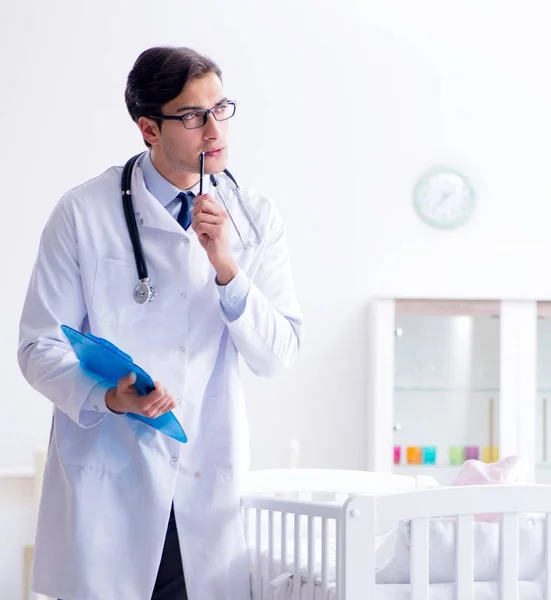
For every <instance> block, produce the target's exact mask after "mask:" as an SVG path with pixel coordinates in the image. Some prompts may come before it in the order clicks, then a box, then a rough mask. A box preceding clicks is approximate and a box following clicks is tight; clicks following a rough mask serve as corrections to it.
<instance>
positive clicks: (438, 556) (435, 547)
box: [377, 515, 546, 584]
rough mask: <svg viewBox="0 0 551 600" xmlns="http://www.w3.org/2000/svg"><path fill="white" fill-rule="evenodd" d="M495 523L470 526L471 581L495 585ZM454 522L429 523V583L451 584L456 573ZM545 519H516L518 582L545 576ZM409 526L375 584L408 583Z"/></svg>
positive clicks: (497, 531)
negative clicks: (517, 530) (472, 567)
mask: <svg viewBox="0 0 551 600" xmlns="http://www.w3.org/2000/svg"><path fill="white" fill-rule="evenodd" d="M500 529H501V525H500V523H499V522H489V521H478V522H475V523H474V552H475V558H474V581H499V569H500V537H501V536H500ZM455 531H456V519H455V518H434V519H430V520H429V581H430V583H453V582H455V571H456V567H455V564H456V562H455V561H456V550H455V540H456V534H455ZM545 533H546V522H545V515H530V516H526V517H523V516H521V517H519V580H522V581H537V580H540V579H542V578H543V577H544V575H545V567H544V561H545ZM410 548H411V539H410V522H409V521H404V522H402V523H401V524H400V526H399V528H398V535H397V540H396V546H395V551H394V556H393V557H391V558H390V559H389V560H388V562H387V563H386V564H385V565H384V567H383V568H382V569H381V570H379V571H378V573H377V583H385V584H388V583H410V568H409V565H410Z"/></svg>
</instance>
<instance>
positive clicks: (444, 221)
mask: <svg viewBox="0 0 551 600" xmlns="http://www.w3.org/2000/svg"><path fill="white" fill-rule="evenodd" d="M475 203H476V199H475V194H474V190H473V188H472V187H471V185H470V184H469V182H468V181H467V179H466V178H465V177H464V176H463V175H461V174H460V173H457V172H456V171H453V170H451V169H439V170H432V171H429V172H428V173H426V174H425V175H423V176H422V177H421V178H420V179H419V181H418V182H417V184H416V186H415V191H414V205H415V210H416V211H417V214H418V215H419V216H420V217H421V219H423V221H424V222H425V223H427V224H428V225H431V226H433V227H439V228H442V229H451V228H453V227H459V226H460V225H463V224H464V223H466V222H467V221H468V220H469V218H470V217H471V215H472V213H473V211H474V207H475Z"/></svg>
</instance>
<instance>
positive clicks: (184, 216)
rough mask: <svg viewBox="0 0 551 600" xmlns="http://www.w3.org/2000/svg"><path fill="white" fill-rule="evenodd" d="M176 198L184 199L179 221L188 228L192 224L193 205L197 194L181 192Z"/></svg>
mask: <svg viewBox="0 0 551 600" xmlns="http://www.w3.org/2000/svg"><path fill="white" fill-rule="evenodd" d="M176 198H177V199H178V200H181V201H182V208H181V209H180V212H179V213H178V223H180V225H181V226H182V227H183V228H184V229H187V228H188V227H189V226H190V225H191V205H192V204H193V199H194V198H195V194H194V193H193V192H180V193H179V194H178V195H177V196H176Z"/></svg>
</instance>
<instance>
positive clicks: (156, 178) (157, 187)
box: [141, 151, 199, 208]
mask: <svg viewBox="0 0 551 600" xmlns="http://www.w3.org/2000/svg"><path fill="white" fill-rule="evenodd" d="M141 167H142V171H143V178H144V181H145V186H146V187H147V189H148V190H149V192H150V193H151V194H152V195H153V196H154V197H155V198H157V200H158V201H159V202H160V203H161V204H162V205H163V206H164V207H165V208H166V207H167V206H168V205H169V204H170V203H171V202H172V201H173V200H174V198H176V196H177V195H178V194H179V193H180V192H183V191H188V192H193V193H194V194H195V195H197V194H198V193H199V183H197V184H196V185H194V186H193V187H192V188H190V189H189V190H180V189H179V188H177V187H176V186H175V185H172V183H170V181H168V179H165V178H164V177H163V176H162V175H161V174H160V173H159V171H157V169H156V168H155V165H154V164H153V161H152V160H151V151H149V152H146V153H145V156H144V158H143V160H142V164H141Z"/></svg>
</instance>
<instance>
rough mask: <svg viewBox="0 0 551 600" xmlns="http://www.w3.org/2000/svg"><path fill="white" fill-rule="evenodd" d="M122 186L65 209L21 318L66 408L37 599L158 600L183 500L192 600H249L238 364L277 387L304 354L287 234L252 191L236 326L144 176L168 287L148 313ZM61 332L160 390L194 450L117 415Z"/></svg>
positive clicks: (153, 258)
mask: <svg viewBox="0 0 551 600" xmlns="http://www.w3.org/2000/svg"><path fill="white" fill-rule="evenodd" d="M120 177H121V168H119V167H117V168H111V169H109V170H108V171H106V172H105V173H103V174H102V175H100V176H99V177H97V178H95V179H93V180H91V181H89V182H87V183H85V184H83V185H81V186H80V187H78V188H76V189H74V190H72V191H70V192H69V193H68V194H66V195H65V196H64V197H63V198H62V200H61V201H60V202H59V203H58V205H57V207H56V208H55V210H54V212H53V214H52V216H51V218H50V220H49V222H48V224H47V226H46V228H45V231H44V234H43V236H42V239H41V244H40V249H39V254H38V258H37V262H36V265H35V268H34V271H33V274H32V278H31V281H30V284H29V289H28V294H27V298H26V301H25V306H24V309H23V314H22V318H21V329H20V347H19V352H18V357H19V363H20V366H21V370H22V372H23V374H24V376H25V377H26V379H27V381H28V382H29V383H30V384H31V385H32V386H33V387H34V388H36V389H37V390H38V391H39V392H41V393H42V394H43V395H44V396H46V397H47V398H49V399H50V400H51V401H52V402H53V404H54V418H53V422H52V432H51V439H50V445H49V450H48V460H47V464H46V468H45V473H44V487H43V493H42V499H41V503H40V512H39V520H38V531H37V538H36V544H35V563H34V569H33V590H34V591H36V592H39V593H42V594H45V595H48V596H51V597H53V598H62V599H63V600H150V598H151V593H152V589H153V585H154V581H155V578H156V573H157V568H158V565H159V562H160V558H161V551H162V548H163V542H164V539H165V533H166V526H167V522H168V518H169V513H170V507H171V503H172V502H173V500H174V510H175V515H176V522H177V526H178V530H179V538H180V545H181V554H182V561H183V567H184V573H185V578H186V583H187V591H188V597H189V600H224V599H227V600H245V599H248V598H250V583H249V566H248V557H247V554H246V546H245V537H244V527H243V521H242V516H241V512H240V507H239V500H240V479H241V475H242V473H243V471H244V469H246V468H247V463H248V451H247V446H248V429H247V424H246V419H245V414H244V400H243V394H242V387H241V381H240V374H239V355H240V356H241V357H242V359H243V360H244V362H245V363H246V364H247V365H248V366H249V367H250V368H251V369H252V370H253V371H254V372H255V373H257V374H259V375H262V376H271V375H274V374H275V373H277V372H278V371H280V370H281V369H282V368H285V367H287V366H288V365H290V363H291V362H293V360H294V359H295V357H296V355H297V353H298V350H299V347H300V341H301V324H302V319H301V315H300V310H299V306H298V303H297V300H296V297H295V292H294V288H293V283H292V279H291V272H290V267H289V260H288V253H287V247H286V241H285V231H284V224H283V222H282V219H281V217H280V215H279V213H278V211H277V210H276V208H275V206H274V205H273V203H272V202H271V201H270V200H269V199H268V198H267V197H265V196H263V195H261V194H259V193H256V192H254V191H252V190H246V189H243V190H242V195H243V198H244V200H245V203H246V205H247V207H248V209H249V211H250V213H251V216H252V218H253V220H254V222H255V224H256V225H257V227H258V229H259V231H260V234H261V236H262V240H263V242H262V245H261V247H259V248H249V249H247V250H244V249H243V247H242V245H241V243H240V242H239V238H238V237H237V234H236V232H235V230H234V228H233V227H232V225H231V223H230V222H228V232H229V239H230V246H231V251H232V253H233V256H234V258H235V259H236V261H237V263H238V265H239V267H240V269H241V272H240V275H239V276H241V277H245V276H246V277H248V278H249V279H250V282H251V283H250V291H249V294H248V299H247V304H246V308H245V310H244V313H243V314H242V315H241V316H240V317H239V318H238V319H237V320H235V321H233V322H228V319H227V318H226V316H225V314H224V312H223V310H222V307H221V304H220V295H219V293H218V290H217V289H216V286H215V272H214V270H213V268H212V266H211V265H210V263H209V262H208V260H207V255H206V252H205V251H204V250H203V248H202V247H201V246H200V244H199V241H198V239H197V237H196V236H195V234H194V233H193V232H192V231H191V230H189V233H188V232H184V231H183V230H182V229H181V228H180V226H179V225H178V223H177V222H176V220H175V219H174V218H173V217H172V216H171V215H170V214H169V213H168V212H167V210H166V209H165V208H163V206H162V205H161V204H160V203H159V202H158V201H157V200H156V199H155V198H153V197H152V196H151V195H150V194H149V192H148V191H147V189H146V187H145V185H144V181H143V173H142V171H141V168H135V169H134V175H133V179H132V188H133V195H134V209H135V212H136V213H137V218H138V223H139V231H140V235H141V240H142V244H143V248H144V253H145V256H146V260H147V263H148V267H149V272H150V278H151V283H152V284H153V285H154V286H156V288H157V290H158V298H157V299H156V300H155V301H154V302H152V303H148V304H145V305H138V304H136V303H135V302H134V300H133V298H132V290H133V288H134V286H135V284H136V283H137V274H136V267H135V262H134V255H133V252H132V246H131V243H130V239H129V235H128V232H127V227H126V223H125V219H124V213H123V210H122V203H121V199H120V198H121V197H120ZM220 183H221V186H222V188H221V191H222V192H223V194H224V198H225V199H226V200H227V201H228V203H229V205H230V208H231V212H232V214H233V216H234V219H236V221H237V222H238V225H239V229H240V231H241V232H242V235H243V237H244V239H245V241H247V240H252V241H254V233H253V231H252V228H251V227H250V225H249V223H248V221H247V219H246V217H245V215H244V213H243V211H242V210H241V208H240V207H239V205H238V203H237V199H236V196H235V194H234V193H233V192H232V190H231V184H230V183H229V182H228V181H227V180H226V179H225V178H221V180H220ZM212 195H213V197H215V198H216V195H215V193H214V189H213V190H212ZM63 323H64V324H67V325H69V326H71V327H73V328H76V329H81V330H83V331H85V332H86V331H91V332H92V333H93V334H95V335H96V336H100V337H104V338H106V339H108V340H110V341H112V342H113V343H115V344H116V345H117V346H119V347H120V348H121V349H123V350H124V351H126V352H127V353H129V354H130V355H131V356H132V357H133V359H134V360H135V362H136V363H137V364H138V365H140V366H142V367H143V368H144V369H145V370H147V371H148V372H149V373H150V374H151V375H152V377H153V378H154V379H156V380H159V381H161V382H162V383H163V385H164V386H165V387H166V388H167V389H168V390H170V392H171V393H172V394H173V395H174V396H175V397H176V398H177V399H179V401H180V403H179V404H178V405H177V407H176V409H175V410H174V413H175V415H176V416H177V418H178V419H179V421H180V422H181V424H182V426H183V427H184V429H185V431H186V433H187V435H188V438H189V442H188V443H187V444H180V443H179V442H177V441H174V440H172V439H171V438H168V437H166V436H164V435H163V434H160V433H159V432H156V431H155V430H154V429H152V428H150V427H148V426H147V425H145V424H143V423H141V422H137V421H134V420H132V419H129V418H128V417H125V416H118V415H115V414H113V413H110V412H109V411H108V410H107V408H106V407H105V402H104V392H105V389H106V388H105V387H103V386H97V382H95V381H93V380H92V379H91V378H89V377H88V376H87V375H86V374H84V373H83V372H82V370H81V369H80V368H79V366H78V363H77V362H76V359H75V355H74V354H73V352H72V350H71V348H70V346H69V345H68V343H67V341H66V339H65V338H64V335H63V334H62V332H61V330H60V325H61V324H63ZM95 386H96V387H95ZM93 389H94V393H92V394H91V395H90V396H89V394H90V392H91V391H92V390H93ZM87 398H88V400H87Z"/></svg>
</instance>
